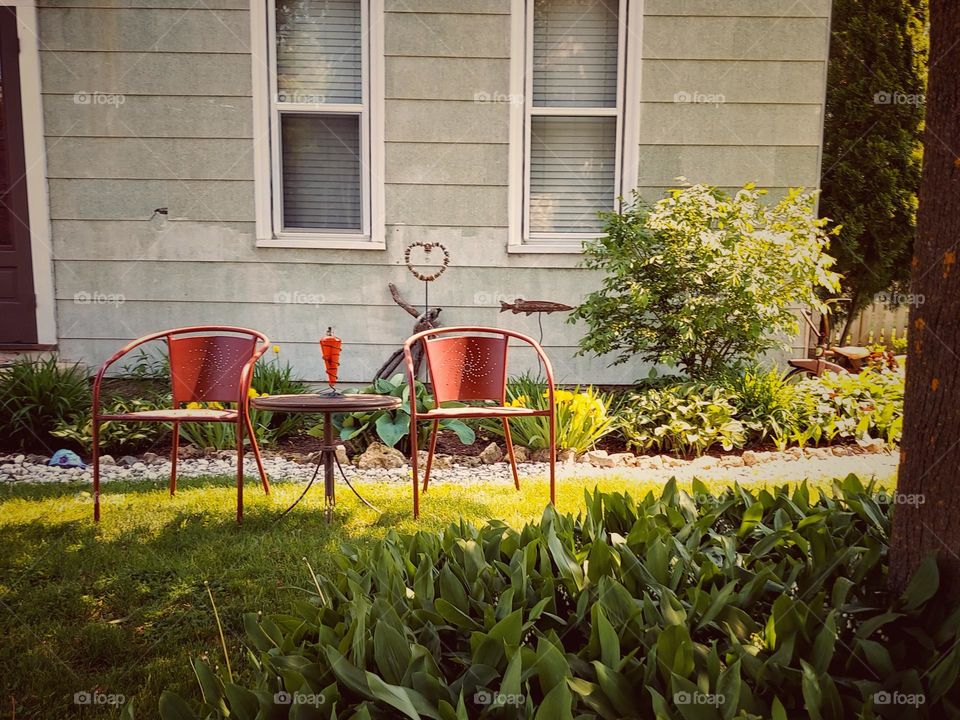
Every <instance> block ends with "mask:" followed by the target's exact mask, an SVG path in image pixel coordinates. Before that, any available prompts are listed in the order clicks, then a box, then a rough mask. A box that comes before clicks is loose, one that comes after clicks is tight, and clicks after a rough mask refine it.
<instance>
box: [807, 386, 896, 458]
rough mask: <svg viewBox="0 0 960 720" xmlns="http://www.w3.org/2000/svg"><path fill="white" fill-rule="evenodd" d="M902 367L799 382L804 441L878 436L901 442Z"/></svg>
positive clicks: (860, 439)
mask: <svg viewBox="0 0 960 720" xmlns="http://www.w3.org/2000/svg"><path fill="white" fill-rule="evenodd" d="M903 387H904V373H903V371H902V370H872V369H871V370H864V371H863V372H861V373H860V374H859V375H850V374H848V373H825V374H824V375H823V376H822V377H818V378H806V379H804V380H801V381H800V382H799V383H798V384H797V392H798V396H799V398H800V402H801V413H802V417H803V419H802V427H801V428H799V429H798V430H797V431H796V432H795V433H794V435H793V436H792V438H791V440H793V441H794V442H796V443H797V444H799V445H805V444H807V443H810V442H813V443H820V442H830V441H832V440H835V439H837V438H840V439H856V440H858V441H866V440H870V439H874V438H879V439H882V440H885V441H886V442H889V443H899V442H900V436H901V435H902V433H903Z"/></svg>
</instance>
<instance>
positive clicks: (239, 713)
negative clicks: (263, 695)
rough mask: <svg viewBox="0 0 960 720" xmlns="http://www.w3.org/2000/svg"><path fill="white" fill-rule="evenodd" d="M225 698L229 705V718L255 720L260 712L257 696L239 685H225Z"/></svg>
mask: <svg viewBox="0 0 960 720" xmlns="http://www.w3.org/2000/svg"><path fill="white" fill-rule="evenodd" d="M223 691H224V694H225V695H226V696H227V702H229V703H230V717H231V718H232V717H236V718H237V720H255V719H256V717H257V713H258V712H259V710H260V703H259V702H258V701H257V696H256V695H255V694H254V693H252V692H250V691H249V690H247V689H246V688H244V687H240V686H239V685H234V684H233V683H227V684H226V685H225V686H224V688H223Z"/></svg>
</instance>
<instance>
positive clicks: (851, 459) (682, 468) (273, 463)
mask: <svg viewBox="0 0 960 720" xmlns="http://www.w3.org/2000/svg"><path fill="white" fill-rule="evenodd" d="M813 452H815V453H816V454H809V453H800V452H797V451H793V452H792V453H791V452H790V451H788V452H786V453H753V454H752V455H751V456H748V457H750V459H751V462H753V463H754V464H750V465H743V466H729V464H730V463H734V462H739V458H736V459H734V458H729V459H728V458H722V459H719V460H718V459H717V458H711V457H703V458H697V459H696V460H693V461H689V462H688V461H683V460H677V459H675V458H667V457H662V458H660V459H657V458H652V459H651V461H650V462H649V463H643V466H641V467H610V468H599V467H594V466H592V465H588V464H586V463H564V464H558V465H557V476H558V478H583V477H588V478H597V479H601V478H604V477H620V478H635V479H637V480H645V481H651V480H654V481H660V482H666V481H667V480H669V479H670V478H671V477H676V478H677V479H678V480H689V479H691V478H693V477H698V478H700V479H702V480H710V481H726V482H733V481H738V482H740V483H744V484H747V483H752V482H759V481H771V480H776V481H787V480H802V479H830V478H835V477H845V476H846V475H848V474H850V473H856V474H858V475H860V476H861V477H871V476H873V477H877V478H880V479H888V478H891V477H893V476H894V474H895V473H896V469H897V464H898V463H899V460H900V454H899V452H898V451H896V450H892V451H891V450H888V449H884V450H879V451H872V452H862V453H861V452H860V451H857V454H842V455H839V456H837V455H834V454H833V453H832V452H831V451H829V450H821V451H819V452H818V451H813ZM849 452H853V450H849ZM31 460H34V458H27V457H26V456H24V455H15V456H14V455H10V456H0V483H3V482H6V483H14V482H32V483H53V482H85V483H89V482H92V479H93V471H92V470H91V469H90V468H86V469H80V468H73V469H67V468H58V467H48V466H47V465H44V464H39V463H38V462H32V461H31ZM264 464H265V468H266V471H267V475H268V477H269V478H270V479H271V480H273V481H276V480H293V481H296V482H306V481H307V480H309V479H310V476H311V475H312V474H313V472H314V469H315V467H316V466H315V465H314V464H313V463H309V464H308V463H298V462H294V461H292V460H288V459H285V458H282V457H267V458H265V459H264ZM651 465H655V466H656V467H651ZM662 465H667V466H662ZM244 468H245V472H246V474H247V475H249V476H253V477H255V476H256V475H257V467H256V464H255V462H254V461H253V459H252V458H245V463H244ZM344 470H345V471H346V473H347V477H349V478H350V479H351V481H353V480H358V481H361V482H364V481H366V482H383V481H387V482H409V481H410V468H409V467H408V466H404V467H402V468H395V469H376V470H358V469H357V468H355V467H353V466H349V465H348V466H344ZM547 471H548V467H547V465H546V464H545V463H524V464H522V465H521V466H520V473H521V475H522V476H524V477H545V476H546V474H547ZM235 472H236V462H235V461H234V460H230V459H218V458H199V459H189V460H186V459H185V460H180V461H179V462H178V463H177V474H178V476H180V477H201V476H227V477H230V476H232V475H234V473H235ZM421 472H422V470H421ZM169 476H170V461H169V460H163V459H159V460H156V461H154V462H152V463H151V464H149V465H146V464H144V463H142V462H138V463H136V464H134V465H132V466H131V467H122V466H120V465H102V466H101V479H102V481H103V482H110V481H112V480H145V481H160V480H162V481H165V480H167V478H169ZM431 482H432V483H433V482H437V483H442V482H455V483H457V484H462V485H469V484H474V483H491V482H494V483H504V484H512V483H513V477H512V475H511V473H510V466H509V464H507V463H495V464H492V465H480V466H477V467H465V466H454V467H453V468H449V469H443V470H440V469H434V470H433V472H432V473H431Z"/></svg>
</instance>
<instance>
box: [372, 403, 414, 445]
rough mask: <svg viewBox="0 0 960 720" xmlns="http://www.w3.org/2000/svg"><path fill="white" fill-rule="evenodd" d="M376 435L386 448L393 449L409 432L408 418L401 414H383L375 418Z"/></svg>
mask: <svg viewBox="0 0 960 720" xmlns="http://www.w3.org/2000/svg"><path fill="white" fill-rule="evenodd" d="M376 428H377V435H378V436H379V437H380V440H381V441H382V442H383V444H384V445H386V446H387V447H393V446H394V445H396V444H397V443H398V442H400V440H401V439H403V437H404V436H406V434H407V433H408V432H410V416H409V415H407V414H405V413H403V412H399V411H398V412H396V413H395V417H394V416H393V414H391V413H384V414H383V415H381V416H380V417H378V418H377V422H376Z"/></svg>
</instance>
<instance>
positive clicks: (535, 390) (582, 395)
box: [484, 375, 617, 452]
mask: <svg viewBox="0 0 960 720" xmlns="http://www.w3.org/2000/svg"><path fill="white" fill-rule="evenodd" d="M548 402H549V400H548V393H547V386H546V383H544V382H543V381H541V380H537V379H536V378H533V377H531V376H529V375H522V376H520V377H517V378H511V379H510V381H509V382H508V383H507V405H509V406H510V407H526V408H533V409H536V410H545V409H546V408H547V405H548ZM554 403H555V406H556V440H557V447H558V448H559V449H561V450H563V449H572V450H576V451H577V452H584V451H586V450H589V449H590V448H591V447H593V446H594V445H595V444H596V443H597V441H598V440H600V439H601V438H603V437H605V436H607V435H609V434H610V433H611V432H613V430H615V429H616V427H617V421H616V418H615V417H614V415H613V414H612V413H610V412H609V411H608V406H609V404H610V399H609V397H608V396H607V395H605V394H603V393H601V392H598V391H596V390H595V389H594V388H592V387H590V386H589V385H588V386H587V387H583V388H581V387H576V388H574V389H573V390H556V391H555V393H554ZM484 428H485V429H486V430H487V431H488V432H490V433H491V434H493V435H499V436H501V437H502V436H503V423H501V422H500V421H499V420H488V421H486V422H484ZM510 436H511V438H512V439H513V442H515V443H516V444H517V445H522V446H523V447H528V448H531V449H533V450H544V449H546V448H548V447H549V446H550V419H549V418H547V417H522V416H521V417H513V418H510Z"/></svg>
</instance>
